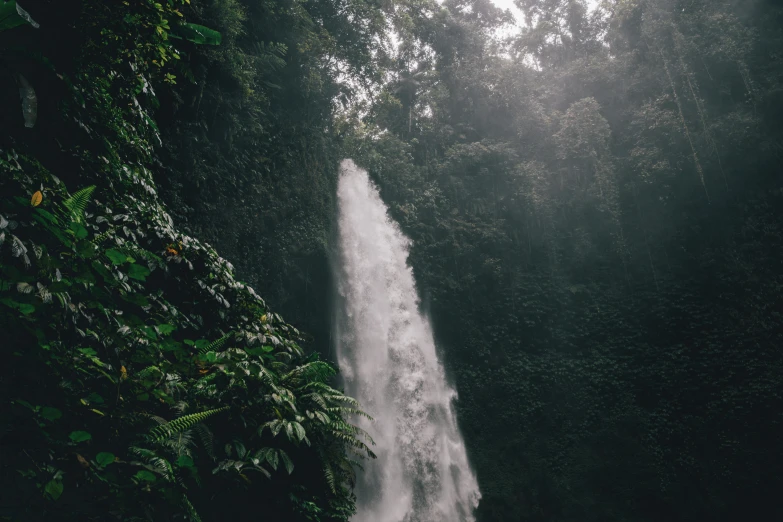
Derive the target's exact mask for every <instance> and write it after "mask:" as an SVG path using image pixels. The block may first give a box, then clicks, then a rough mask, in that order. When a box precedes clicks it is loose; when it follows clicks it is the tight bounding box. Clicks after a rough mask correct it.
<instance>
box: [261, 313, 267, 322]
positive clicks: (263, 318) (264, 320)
mask: <svg viewBox="0 0 783 522" xmlns="http://www.w3.org/2000/svg"><path fill="white" fill-rule="evenodd" d="M266 319H267V317H266V314H264V315H262V316H261V322H262V323H264V324H266Z"/></svg>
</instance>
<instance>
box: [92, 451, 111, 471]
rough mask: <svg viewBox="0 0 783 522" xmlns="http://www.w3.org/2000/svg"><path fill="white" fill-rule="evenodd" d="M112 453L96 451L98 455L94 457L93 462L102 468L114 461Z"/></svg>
mask: <svg viewBox="0 0 783 522" xmlns="http://www.w3.org/2000/svg"><path fill="white" fill-rule="evenodd" d="M114 458H115V457H114V454H113V453H109V452H108V451H102V452H100V453H98V455H97V456H96V457H95V462H97V463H98V465H99V466H100V467H102V468H105V467H106V466H108V465H109V464H111V463H112V462H114Z"/></svg>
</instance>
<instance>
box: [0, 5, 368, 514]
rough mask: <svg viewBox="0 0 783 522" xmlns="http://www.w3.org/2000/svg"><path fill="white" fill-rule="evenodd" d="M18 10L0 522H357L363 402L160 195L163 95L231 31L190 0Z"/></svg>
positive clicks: (2, 212) (1, 243)
mask: <svg viewBox="0 0 783 522" xmlns="http://www.w3.org/2000/svg"><path fill="white" fill-rule="evenodd" d="M8 4H9V2H6V4H5V5H4V6H3V11H2V17H1V18H0V24H1V25H0V29H2V32H0V39H2V40H1V41H2V60H3V64H4V72H3V75H4V76H3V83H2V88H3V93H4V94H5V95H6V96H4V99H5V100H6V102H4V106H3V109H2V110H3V115H2V116H3V122H4V123H3V134H2V153H1V154H0V168H2V173H1V174H0V305H1V306H0V332H2V333H3V337H4V339H3V343H2V350H3V356H4V359H5V361H6V364H5V365H4V366H3V370H2V372H0V387H1V389H2V396H3V401H2V406H0V418H1V419H2V421H1V422H0V426H2V428H1V431H0V452H2V454H0V463H2V464H1V465H0V466H1V468H2V473H0V476H2V479H0V480H2V484H0V491H2V501H1V502H0V519H2V520H18V521H22V520H24V521H29V520H101V521H104V520H115V519H116V520H123V521H128V520H155V521H163V520H182V519H186V520H226V519H230V520H251V519H252V520H255V519H257V518H258V517H259V516H263V517H264V518H267V519H272V520H347V518H348V517H349V516H350V514H351V513H352V511H353V505H354V499H353V494H352V492H351V489H350V486H351V483H352V480H353V479H352V477H353V473H354V468H353V464H352V460H354V459H360V458H362V457H364V456H368V455H369V456H372V453H371V451H370V450H369V448H368V446H367V445H366V443H369V442H370V441H369V439H368V438H366V437H365V436H364V435H363V434H362V433H360V432H359V430H357V429H356V428H354V427H353V426H351V425H350V424H349V423H347V422H346V420H345V416H346V415H348V414H350V413H356V412H357V411H358V410H357V409H356V408H357V405H356V404H355V402H354V401H353V400H352V399H350V398H348V397H346V396H344V395H343V394H342V393H340V392H339V391H337V390H335V389H333V388H332V387H330V383H331V381H332V377H333V375H334V370H333V369H332V367H331V366H329V365H328V364H326V363H324V362H321V361H319V360H318V358H317V356H307V355H305V354H304V352H303V350H302V348H301V347H300V346H299V345H298V344H297V343H298V342H299V341H300V337H301V336H300V333H299V332H298V331H297V330H296V329H295V328H293V327H291V326H289V325H287V324H286V323H285V322H284V321H283V320H282V319H281V317H280V316H279V315H278V314H275V313H273V312H272V311H270V310H269V309H268V307H267V306H266V304H265V302H264V300H263V299H262V298H261V297H259V296H258V295H257V294H256V292H255V291H254V290H253V289H252V288H251V287H249V286H247V285H245V284H243V283H241V282H240V281H238V280H236V279H235V277H234V269H233V267H232V265H231V264H230V263H229V262H227V261H226V260H225V259H223V258H221V257H220V256H218V254H217V253H216V252H215V250H214V249H213V248H212V247H210V246H209V245H207V244H206V243H203V242H201V241H199V240H198V239H196V238H194V237H191V236H189V235H187V234H184V233H182V232H181V231H180V230H179V229H178V228H177V227H176V226H175V225H174V222H173V220H172V218H171V217H170V215H169V213H168V211H167V210H166V205H167V202H166V201H165V200H164V199H162V198H161V197H160V196H159V195H158V189H157V186H156V183H155V180H154V179H153V175H152V170H151V169H153V168H156V166H157V165H159V161H158V158H157V154H158V151H159V150H160V147H161V146H162V140H161V135H160V132H159V130H158V126H157V124H156V121H155V112H154V110H155V109H156V108H158V107H159V105H160V101H159V99H158V98H157V96H156V91H157V90H166V89H167V87H166V85H173V84H175V82H179V81H183V78H187V76H188V74H189V70H190V64H188V62H187V55H186V54H185V53H186V52H187V51H188V50H189V49H193V48H195V46H196V45H210V44H218V43H219V42H220V41H221V40H222V39H223V37H222V35H221V34H220V33H218V32H215V31H214V30H212V29H210V28H208V27H204V26H200V25H198V24H193V23H188V22H186V20H187V19H186V18H185V17H184V16H183V12H182V11H181V10H180V9H182V8H185V7H187V6H186V5H185V4H189V2H188V1H187V0H185V1H184V2H179V1H173V0H169V1H168V2H163V3H156V2H152V1H149V2H146V1H145V2H112V3H106V2H99V1H84V2H57V3H54V2H38V3H34V2H30V3H28V5H25V6H24V7H25V9H23V10H17V9H16V5H15V3H14V2H10V4H11V7H7V6H8ZM19 7H22V6H19ZM11 9H13V10H11ZM6 11H8V12H6ZM33 24H34V25H33ZM183 49H184V50H185V51H183ZM16 89H19V91H21V93H22V100H21V103H20V102H19V101H18V97H17V96H16V95H15V93H14V91H15V90H16ZM169 92H170V91H169ZM161 110H163V109H161Z"/></svg>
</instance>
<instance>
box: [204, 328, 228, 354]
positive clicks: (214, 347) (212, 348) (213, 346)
mask: <svg viewBox="0 0 783 522" xmlns="http://www.w3.org/2000/svg"><path fill="white" fill-rule="evenodd" d="M229 337H231V332H228V333H227V334H226V335H224V336H223V337H221V338H220V339H216V340H214V341H212V342H211V343H209V344H208V345H207V346H204V347H202V348H199V350H198V353H199V355H204V354H205V353H208V352H217V351H218V350H220V349H221V348H222V347H223V345H224V344H226V341H228V339H229Z"/></svg>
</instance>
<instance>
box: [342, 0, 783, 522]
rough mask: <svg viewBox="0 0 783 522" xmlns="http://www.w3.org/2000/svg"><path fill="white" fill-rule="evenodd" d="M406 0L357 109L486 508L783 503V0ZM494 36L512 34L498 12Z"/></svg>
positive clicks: (700, 511)
mask: <svg viewBox="0 0 783 522" xmlns="http://www.w3.org/2000/svg"><path fill="white" fill-rule="evenodd" d="M599 4H600V5H599V6H598V7H596V8H595V9H594V10H591V9H590V6H589V5H588V3H586V2H582V1H579V0H518V1H517V5H518V6H519V8H520V9H521V12H522V13H523V15H524V17H525V18H526V19H527V20H526V24H527V25H526V26H525V27H524V28H523V29H521V30H519V31H518V32H517V33H516V34H514V33H511V35H510V36H508V37H507V39H505V40H504V38H502V37H498V36H496V35H497V34H498V32H497V28H498V27H500V25H501V24H502V23H503V20H504V16H503V14H502V13H501V12H499V11H498V10H497V9H495V8H494V7H493V6H492V4H491V3H489V2H486V1H461V0H447V1H446V2H444V3H443V4H440V5H439V4H438V3H436V2H428V1H416V2H406V3H404V4H399V5H398V11H397V17H398V19H400V20H404V23H400V25H401V27H402V30H401V31H400V34H401V36H402V38H401V42H400V44H399V49H400V51H399V56H398V61H397V63H396V67H395V68H394V69H393V70H392V72H391V73H390V77H391V81H389V82H387V83H386V84H385V86H384V88H383V90H381V91H380V92H379V93H378V94H377V96H375V97H374V98H373V99H372V100H371V101H370V102H368V103H366V104H365V105H364V106H357V107H356V110H355V113H354V114H353V115H350V114H349V115H347V116H346V117H345V127H346V129H356V128H358V131H356V132H354V133H353V137H352V138H351V142H350V143H349V144H348V145H349V149H348V150H349V154H351V155H352V156H353V157H354V158H355V159H356V160H357V162H359V163H361V164H363V165H364V166H366V167H368V168H369V170H370V172H371V174H372V175H373V176H374V177H375V178H376V179H377V180H378V182H379V183H380V185H381V187H382V193H383V196H384V198H385V200H386V201H387V202H388V203H389V204H390V205H391V207H392V212H393V214H394V216H395V218H396V219H397V220H399V221H400V222H401V223H402V225H403V228H404V229H405V231H406V232H407V233H408V234H409V235H410V236H411V238H412V239H413V241H414V246H413V250H412V257H411V260H412V264H413V266H414V269H415V272H416V275H417V279H418V282H419V285H420V287H421V289H422V291H423V292H424V294H425V303H424V304H425V306H426V307H427V308H428V310H429V311H430V313H431V315H432V317H433V322H434V326H435V330H436V333H437V335H438V337H439V339H440V341H441V343H442V347H443V353H444V359H445V361H446V363H447V366H448V367H449V369H450V370H451V372H452V375H453V378H454V380H455V382H456V385H457V389H458V392H459V403H458V408H459V419H460V423H461V426H462V428H463V432H464V434H465V437H466V442H467V444H468V447H469V450H470V454H471V457H472V459H473V462H474V463H475V465H476V467H477V472H478V478H479V483H480V485H481V488H482V495H483V498H482V501H481V504H480V506H479V516H480V520H487V521H489V520H509V521H511V520H514V521H516V520H528V521H538V520H540V521H553V520H558V521H577V520H578V521H580V522H582V521H610V520H617V521H619V520H623V521H628V520H667V521H671V520H744V519H753V518H761V517H762V516H768V517H772V518H780V517H781V516H783V512H781V508H780V505H779V503H778V501H777V492H778V491H779V490H780V488H781V485H782V483H781V480H780V477H779V473H778V470H779V469H780V467H781V465H783V451H781V447H780V444H779V433H780V427H781V421H783V417H781V415H782V414H783V397H782V396H781V388H780V382H781V381H780V379H781V371H782V370H783V355H782V354H781V351H780V346H781V341H782V340H783V337H782V334H781V332H783V318H782V317H781V315H780V310H783V302H782V301H781V296H782V295H783V294H781V288H783V287H782V286H781V285H782V284H783V265H781V262H780V259H781V257H782V256H783V249H782V247H783V219H782V217H783V216H782V215H781V210H780V209H781V208H783V192H782V191H781V178H780V164H781V160H782V159H783V158H782V157H781V152H782V151H783V147H782V146H781V145H782V144H783V127H781V123H780V122H781V118H780V115H781V108H783V97H781V93H783V62H781V59H782V58H783V32H781V27H783V24H781V21H783V11H782V10H781V9H780V8H779V7H777V6H775V5H774V4H773V3H771V2H768V3H765V2H728V1H726V2H724V1H714V0H710V1H706V0H705V1H700V0H696V1H693V0H687V1H681V0H616V1H615V0H611V1H604V2H600V3H599ZM500 34H508V31H507V30H506V32H505V33H503V31H501V32H500Z"/></svg>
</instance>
